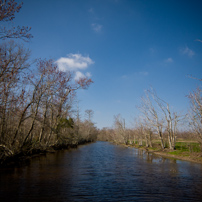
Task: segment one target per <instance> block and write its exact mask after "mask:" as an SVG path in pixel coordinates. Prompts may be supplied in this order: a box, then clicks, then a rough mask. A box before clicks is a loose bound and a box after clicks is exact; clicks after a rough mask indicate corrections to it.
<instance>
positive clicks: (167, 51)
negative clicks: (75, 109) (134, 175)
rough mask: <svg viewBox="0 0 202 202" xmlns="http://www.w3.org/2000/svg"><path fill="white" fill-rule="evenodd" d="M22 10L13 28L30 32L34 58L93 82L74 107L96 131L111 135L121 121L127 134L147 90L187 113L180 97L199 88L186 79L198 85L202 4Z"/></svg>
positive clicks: (98, 2)
mask: <svg viewBox="0 0 202 202" xmlns="http://www.w3.org/2000/svg"><path fill="white" fill-rule="evenodd" d="M19 2H20V1H19ZM23 2H24V5H23V7H22V9H21V11H20V12H19V13H18V14H17V15H16V18H15V24H16V25H27V26H31V27H32V30H31V33H32V35H33V36H34V38H33V39H32V40H31V42H29V43H28V44H26V46H28V47H29V48H30V50H31V52H32V58H39V57H40V58H47V59H50V58H52V59H54V60H56V61H58V65H59V67H60V68H61V69H63V71H65V70H70V69H71V70H73V71H74V72H75V78H76V76H77V78H78V77H79V76H85V75H87V76H91V78H92V80H93V81H94V84H92V85H91V86H90V88H89V89H88V90H80V91H79V92H78V96H77V99H78V100H79V105H80V109H81V110H82V113H84V111H85V110H86V109H92V110H93V111H94V119H93V121H94V122H95V123H96V126H97V127H99V128H102V127H111V126H112V125H113V117H114V115H117V114H119V113H120V114H121V115H122V117H123V118H125V119H126V123H127V126H128V127H129V126H131V124H132V123H133V120H134V118H135V117H137V116H138V114H139V112H138V110H137V109H136V106H137V105H139V104H140V98H141V96H143V95H144V90H145V89H148V88H149V87H150V86H152V87H153V88H154V89H155V90H156V92H157V94H158V95H159V97H161V98H162V99H164V100H165V101H167V102H168V103H169V104H170V105H171V106H172V109H173V110H174V111H178V112H182V113H186V111H187V109H188V107H189V100H188V98H187V97H186V95H188V93H189V92H190V91H192V90H193V89H195V88H196V87H197V86H199V85H200V82H199V81H197V80H194V79H190V78H189V77H188V75H193V76H195V77H198V78H202V43H201V42H199V41H196V40H197V39H200V40H202V12H201V7H202V1H201V0H192V1H190V0H58V1H56V0H34V1H32V0H24V1H23Z"/></svg>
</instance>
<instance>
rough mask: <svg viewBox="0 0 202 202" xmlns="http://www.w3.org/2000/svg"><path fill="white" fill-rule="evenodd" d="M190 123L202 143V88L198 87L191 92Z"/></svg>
mask: <svg viewBox="0 0 202 202" xmlns="http://www.w3.org/2000/svg"><path fill="white" fill-rule="evenodd" d="M189 99H190V105H191V106H190V125H191V128H192V130H193V131H194V133H195V134H196V137H197V139H198V141H199V143H200V144H202V89H201V88H197V89H196V90H195V91H193V92H192V93H190V94H189Z"/></svg>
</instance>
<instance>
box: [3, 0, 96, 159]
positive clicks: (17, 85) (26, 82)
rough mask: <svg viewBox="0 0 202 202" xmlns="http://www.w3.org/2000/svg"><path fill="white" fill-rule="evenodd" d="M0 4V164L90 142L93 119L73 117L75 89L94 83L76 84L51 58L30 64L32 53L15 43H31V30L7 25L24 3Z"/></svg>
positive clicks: (83, 79)
mask: <svg viewBox="0 0 202 202" xmlns="http://www.w3.org/2000/svg"><path fill="white" fill-rule="evenodd" d="M0 4H1V7H0V11H1V13H0V22H1V31H0V39H1V43H0V92H1V96H0V161H1V162H2V161H4V160H5V159H6V158H7V157H8V156H14V155H16V154H19V153H25V155H26V154H28V153H29V154H31V153H33V152H34V151H35V150H44V149H46V148H50V147H52V148H60V147H67V146H68V145H77V144H80V143H84V142H89V141H94V140H95V139H96V135H97V129H96V127H95V125H94V123H93V122H92V120H91V117H90V118H88V119H86V120H83V121H82V120H80V118H79V117H78V116H72V113H71V109H72V106H73V101H74V97H75V95H76V92H77V90H79V89H87V88H88V87H89V85H90V84H92V83H93V81H92V80H91V79H90V78H87V77H85V78H80V79H79V80H74V79H73V73H72V72H62V71H60V70H59V69H58V67H57V65H56V63H55V62H54V61H53V60H46V59H38V60H36V61H35V62H30V52H29V51H28V50H27V49H25V48H24V47H23V45H22V44H21V45H19V44H18V43H17V42H15V41H14V40H13V39H18V40H19V39H22V40H24V41H28V40H30V39H31V38H32V35H31V34H30V33H29V31H30V28H28V27H17V28H15V27H9V24H7V22H10V21H12V20H13V19H14V17H15V13H16V12H19V10H20V8H21V7H22V4H17V3H16V2H15V1H14V0H9V1H0ZM3 23H5V26H4V25H3ZM11 39H12V40H11ZM86 113H87V114H89V113H91V114H92V111H91V110H87V111H86Z"/></svg>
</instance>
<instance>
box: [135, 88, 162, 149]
mask: <svg viewBox="0 0 202 202" xmlns="http://www.w3.org/2000/svg"><path fill="white" fill-rule="evenodd" d="M141 100H142V102H141V106H139V107H138V108H139V110H140V111H141V112H142V113H143V115H144V116H145V119H146V122H147V123H149V125H150V127H153V128H155V129H156V131H157V134H158V136H159V138H160V141H161V148H162V149H164V147H165V146H164V140H163V120H162V117H161V116H160V114H159V112H158V109H157V107H156V105H155V103H154V102H153V100H152V96H151V94H150V92H149V91H145V97H142V98H141Z"/></svg>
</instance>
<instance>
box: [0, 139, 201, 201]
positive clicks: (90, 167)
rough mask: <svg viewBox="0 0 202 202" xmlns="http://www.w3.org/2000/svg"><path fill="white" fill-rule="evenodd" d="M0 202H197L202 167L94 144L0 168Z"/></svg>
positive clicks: (129, 149) (122, 148) (130, 150)
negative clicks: (18, 165) (17, 165)
mask: <svg viewBox="0 0 202 202" xmlns="http://www.w3.org/2000/svg"><path fill="white" fill-rule="evenodd" d="M0 201H20V202H21V201H49V202H51V201H60V202H64V201H202V166H201V165H200V164H195V163H190V162H185V161H178V160H170V159H165V158H162V157H158V156H155V155H152V154H148V153H146V152H145V151H143V150H138V149H135V148H127V147H120V146H115V145H112V144H110V143H107V142H97V143H93V144H89V145H84V146H80V147H79V148H78V149H71V150H69V151H61V152H57V153H56V154H48V155H47V156H41V157H37V158H35V159H33V160H31V161H30V162H29V163H28V164H26V165H24V166H21V167H18V168H9V169H8V168H6V169H5V168H4V169H1V170H0Z"/></svg>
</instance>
